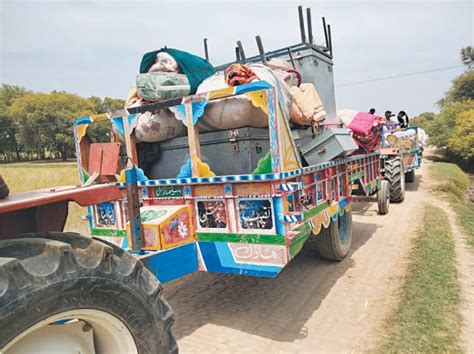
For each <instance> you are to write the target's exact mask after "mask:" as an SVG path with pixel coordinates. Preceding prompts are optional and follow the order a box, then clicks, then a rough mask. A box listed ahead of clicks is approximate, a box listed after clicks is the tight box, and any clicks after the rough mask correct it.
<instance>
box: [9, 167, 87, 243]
mask: <svg viewBox="0 0 474 354" xmlns="http://www.w3.org/2000/svg"><path fill="white" fill-rule="evenodd" d="M0 175H2V176H3V178H4V179H5V181H6V183H7V185H8V187H9V189H10V193H18V192H27V191H31V190H35V189H41V188H48V187H55V186H67V185H77V184H79V173H78V170H77V165H76V163H75V162H41V163H40V162H25V163H14V164H2V165H0ZM86 212H87V211H86V208H83V207H80V206H78V205H77V204H75V203H70V204H69V217H68V219H67V223H66V228H65V230H66V231H74V232H79V233H82V234H84V235H87V234H88V226H87V222H86V221H84V220H82V219H81V216H82V215H85V214H86Z"/></svg>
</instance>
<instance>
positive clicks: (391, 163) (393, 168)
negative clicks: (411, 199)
mask: <svg viewBox="0 0 474 354" xmlns="http://www.w3.org/2000/svg"><path fill="white" fill-rule="evenodd" d="M384 168H385V175H384V177H385V179H386V180H387V181H388V183H389V185H390V201H391V202H395V203H399V202H403V199H405V172H404V171H403V163H402V160H401V158H400V157H399V156H397V157H392V158H389V159H387V160H385V166H384Z"/></svg>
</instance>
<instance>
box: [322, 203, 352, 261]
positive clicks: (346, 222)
mask: <svg viewBox="0 0 474 354" xmlns="http://www.w3.org/2000/svg"><path fill="white" fill-rule="evenodd" d="M351 243H352V211H351V210H349V211H346V212H344V215H342V216H341V215H339V216H338V218H337V220H336V221H333V220H331V223H330V224H329V227H328V228H327V229H325V228H324V227H323V228H321V232H320V233H319V235H317V236H316V244H317V246H318V249H319V253H320V254H321V256H322V257H323V258H325V259H328V260H331V261H341V260H342V259H344V257H345V256H347V254H348V253H349V250H350V248H351Z"/></svg>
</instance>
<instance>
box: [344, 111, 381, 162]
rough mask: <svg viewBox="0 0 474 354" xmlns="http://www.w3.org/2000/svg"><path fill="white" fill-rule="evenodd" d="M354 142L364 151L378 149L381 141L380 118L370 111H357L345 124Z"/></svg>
mask: <svg viewBox="0 0 474 354" xmlns="http://www.w3.org/2000/svg"><path fill="white" fill-rule="evenodd" d="M347 128H349V129H350V130H351V131H352V137H353V138H354V141H355V142H356V144H357V145H358V146H359V147H360V148H361V149H362V150H364V151H365V152H366V153H369V152H372V151H375V150H378V149H379V147H380V141H381V138H382V136H381V129H382V125H381V119H380V117H377V116H374V115H372V114H370V113H364V112H359V113H357V114H356V116H355V117H354V118H353V119H352V121H351V122H350V124H349V125H348V126H347Z"/></svg>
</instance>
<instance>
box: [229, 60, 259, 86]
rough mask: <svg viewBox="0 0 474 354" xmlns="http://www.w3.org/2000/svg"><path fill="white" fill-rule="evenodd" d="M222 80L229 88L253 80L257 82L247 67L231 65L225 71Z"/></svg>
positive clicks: (255, 76) (256, 78)
mask: <svg viewBox="0 0 474 354" xmlns="http://www.w3.org/2000/svg"><path fill="white" fill-rule="evenodd" d="M224 78H225V81H226V83H227V85H229V86H237V85H242V84H248V83H250V82H252V81H253V80H258V77H257V75H255V73H254V72H253V71H252V69H250V68H249V67H248V66H245V65H242V64H232V65H230V66H228V67H227V69H225V72H224Z"/></svg>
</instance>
